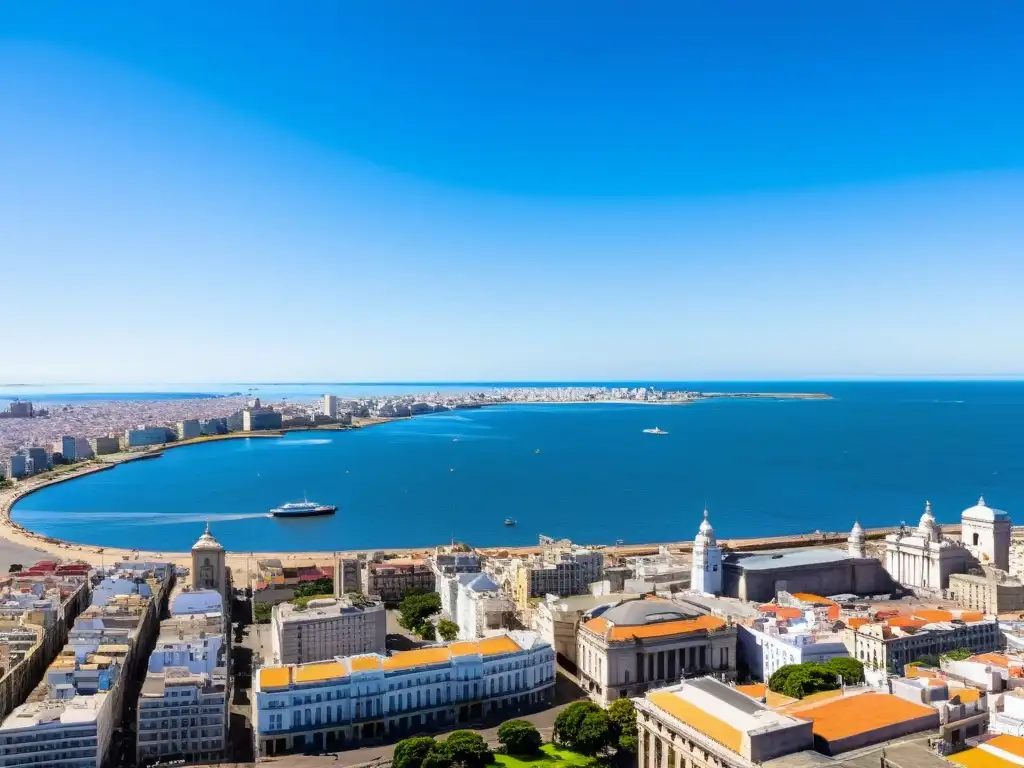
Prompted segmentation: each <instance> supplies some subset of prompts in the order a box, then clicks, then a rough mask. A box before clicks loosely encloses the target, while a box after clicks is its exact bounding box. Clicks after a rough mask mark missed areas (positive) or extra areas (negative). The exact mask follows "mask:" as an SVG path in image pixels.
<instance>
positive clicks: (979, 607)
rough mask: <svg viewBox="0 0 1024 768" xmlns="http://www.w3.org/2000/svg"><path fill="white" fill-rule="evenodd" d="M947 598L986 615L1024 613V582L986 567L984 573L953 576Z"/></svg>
mask: <svg viewBox="0 0 1024 768" xmlns="http://www.w3.org/2000/svg"><path fill="white" fill-rule="evenodd" d="M948 595H949V597H950V599H952V600H956V601H957V602H958V603H959V604H960V605H961V606H963V607H964V608H967V609H968V610H971V611H981V612H982V613H984V614H985V615H999V614H1003V613H1020V612H1022V611H1024V583H1022V582H1021V581H1020V579H1018V578H1016V577H1014V576H1010V574H1008V573H1007V572H1006V571H1001V570H998V569H995V568H986V569H985V572H984V573H982V574H967V573H954V574H951V575H950V577H949V592H948Z"/></svg>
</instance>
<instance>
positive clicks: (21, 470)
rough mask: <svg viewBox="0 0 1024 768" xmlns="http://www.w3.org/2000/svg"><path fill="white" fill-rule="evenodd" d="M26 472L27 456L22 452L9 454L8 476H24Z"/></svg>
mask: <svg viewBox="0 0 1024 768" xmlns="http://www.w3.org/2000/svg"><path fill="white" fill-rule="evenodd" d="M27 474H28V457H27V456H26V455H25V454H23V453H14V454H11V458H10V459H8V461H7V476H8V477H24V476H25V475H27Z"/></svg>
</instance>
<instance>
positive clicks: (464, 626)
mask: <svg viewBox="0 0 1024 768" xmlns="http://www.w3.org/2000/svg"><path fill="white" fill-rule="evenodd" d="M457 579H458V590H457V599H456V613H455V616H454V617H453V621H454V622H455V623H456V624H458V625H459V639H460V640H479V639H480V638H482V637H486V636H487V635H492V634H495V633H496V632H499V631H500V630H501V629H502V628H503V627H507V626H508V624H509V620H510V619H511V618H512V617H513V616H514V615H515V608H516V606H515V603H513V602H512V600H511V598H509V597H508V596H507V595H505V594H503V593H502V591H501V589H500V588H499V587H498V585H497V584H496V583H495V582H494V581H493V580H492V579H491V577H490V576H488V575H487V574H486V573H460V574H458V576H457Z"/></svg>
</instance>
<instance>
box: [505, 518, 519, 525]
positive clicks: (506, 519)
mask: <svg viewBox="0 0 1024 768" xmlns="http://www.w3.org/2000/svg"><path fill="white" fill-rule="evenodd" d="M515 524H516V521H515V520H513V519H512V518H511V517H506V518H505V525H507V526H513V525H515Z"/></svg>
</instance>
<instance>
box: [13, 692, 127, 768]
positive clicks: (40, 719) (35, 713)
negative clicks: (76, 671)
mask: <svg viewBox="0 0 1024 768" xmlns="http://www.w3.org/2000/svg"><path fill="white" fill-rule="evenodd" d="M112 704H113V701H112V697H111V694H109V693H97V694H95V695H94V696H73V697H70V698H67V699H47V700H45V701H36V702H31V703H28V704H22V705H20V706H18V707H16V708H15V709H14V711H13V712H12V713H11V714H10V715H8V716H7V717H6V718H5V719H4V721H3V724H2V725H0V768H22V767H24V768H35V766H38V765H40V764H42V763H43V762H44V761H45V764H46V766H47V768H86V767H87V766H93V767H94V768H100V766H101V765H102V764H103V760H104V758H105V757H106V754H107V750H108V749H109V747H110V738H111V735H112V734H113V730H114V712H113V706H112ZM118 714H119V713H118Z"/></svg>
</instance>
